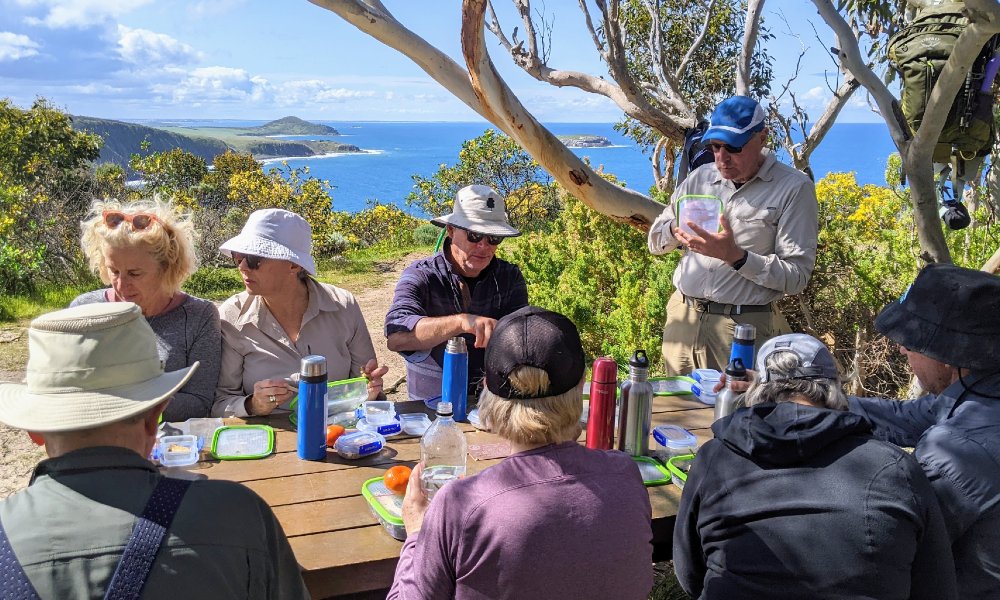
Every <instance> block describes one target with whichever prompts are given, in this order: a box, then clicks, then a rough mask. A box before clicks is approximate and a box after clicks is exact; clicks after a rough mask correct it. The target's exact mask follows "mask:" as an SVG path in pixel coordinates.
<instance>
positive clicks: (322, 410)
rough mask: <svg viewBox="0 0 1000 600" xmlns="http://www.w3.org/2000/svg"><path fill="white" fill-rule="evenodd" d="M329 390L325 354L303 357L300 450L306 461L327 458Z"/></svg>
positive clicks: (300, 394)
mask: <svg viewBox="0 0 1000 600" xmlns="http://www.w3.org/2000/svg"><path fill="white" fill-rule="evenodd" d="M326 389H327V388H326V357H324V356H318V355H310V356H306V357H305V358H303V359H302V365H301V368H300V369H299V405H298V417H299V423H298V427H299V430H298V451H299V458H301V459H303V460H323V459H324V458H326Z"/></svg>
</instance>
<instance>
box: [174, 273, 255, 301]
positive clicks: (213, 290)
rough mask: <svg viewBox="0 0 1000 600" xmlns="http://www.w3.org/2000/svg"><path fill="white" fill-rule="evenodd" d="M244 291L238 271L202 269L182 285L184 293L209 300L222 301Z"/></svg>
mask: <svg viewBox="0 0 1000 600" xmlns="http://www.w3.org/2000/svg"><path fill="white" fill-rule="evenodd" d="M243 289H244V286H243V278H242V277H240V272H239V270H238V269H233V268H231V267H230V268H226V267H202V268H200V269H198V270H197V271H196V272H195V273H194V274H193V275H191V277H190V278H189V279H188V280H187V282H186V283H185V284H184V291H185V292H187V293H189V294H192V295H195V296H198V297H201V298H207V299H209V300H224V299H226V298H228V297H229V296H232V295H233V294H236V293H239V292H242V291H243Z"/></svg>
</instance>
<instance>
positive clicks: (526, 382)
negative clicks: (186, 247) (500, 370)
mask: <svg viewBox="0 0 1000 600" xmlns="http://www.w3.org/2000/svg"><path fill="white" fill-rule="evenodd" d="M509 379H510V384H511V387H513V388H514V389H515V390H517V391H519V392H521V393H538V392H539V391H542V390H547V389H549V374H548V373H546V372H545V371H543V370H542V369H539V368H537V367H531V366H528V365H520V366H518V367H515V368H514V370H513V371H512V372H511V374H510V376H509ZM583 381H584V380H583V379H581V380H580V383H579V384H577V385H576V386H575V387H574V388H573V389H571V390H569V391H568V392H566V393H564V394H560V395H558V396H549V397H547V398H536V399H532V400H516V399H508V398H502V397H500V396H497V395H496V394H494V393H493V392H491V391H490V390H489V389H484V390H483V393H482V395H481V396H480V398H479V418H480V419H482V421H483V424H484V425H486V427H488V428H489V430H490V431H492V432H493V433H495V434H497V435H499V436H500V437H502V438H504V439H507V440H510V441H512V442H516V443H518V444H524V445H532V444H557V443H559V442H565V441H568V440H575V439H577V438H578V437H580V433H581V432H582V429H581V427H580V415H581V414H582V413H583Z"/></svg>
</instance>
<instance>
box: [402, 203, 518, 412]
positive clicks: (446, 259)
mask: <svg viewBox="0 0 1000 600" xmlns="http://www.w3.org/2000/svg"><path fill="white" fill-rule="evenodd" d="M431 223H433V224H435V225H437V226H438V227H444V228H445V233H446V235H447V237H446V238H445V240H444V245H443V246H442V248H441V251H440V252H438V253H437V254H435V255H433V256H431V257H428V258H423V259H420V260H417V261H415V262H414V263H413V264H411V265H410V266H408V267H406V270H405V271H403V275H402V276H401V277H400V278H399V283H397V284H396V291H395V294H394V295H393V298H392V305H391V306H390V307H389V312H388V313H387V314H386V316H385V336H386V345H387V346H388V348H389V350H392V351H394V352H399V353H400V354H401V355H402V356H403V358H405V359H406V382H407V392H408V393H409V397H410V399H411V400H423V401H424V402H426V403H427V405H428V406H430V407H431V408H433V407H434V406H436V404H437V397H439V396H440V395H441V378H442V366H443V364H444V350H445V345H446V343H447V342H448V340H449V339H451V338H453V337H455V336H462V337H463V338H465V341H466V347H467V349H468V352H469V388H470V389H469V393H470V394H474V393H475V392H476V386H477V385H479V383H480V382H481V381H482V378H483V357H484V355H485V348H486V344H487V342H489V341H490V335H491V334H492V333H493V328H494V327H495V326H496V322H497V319H500V318H501V317H504V316H506V315H509V314H510V313H512V312H514V311H516V310H517V309H519V308H521V307H523V306H527V305H528V285H527V283H525V281H524V276H523V275H522V274H521V269H519V268H518V267H517V265H514V264H512V263H509V262H507V261H505V260H501V259H499V258H497V257H496V252H497V247H499V245H500V243H501V242H503V240H505V239H506V238H509V237H516V236H519V235H521V232H520V231H518V230H517V229H515V228H514V227H513V226H512V225H511V224H510V222H509V221H508V219H507V210H506V205H505V203H504V199H503V197H502V196H501V195H500V194H498V193H497V192H496V191H495V190H493V189H492V188H490V187H488V186H485V185H470V186H466V187H464V188H462V189H460V190H458V192H457V193H456V194H455V205H454V209H453V210H452V212H451V214H447V215H443V216H440V217H437V218H435V219H432V220H431Z"/></svg>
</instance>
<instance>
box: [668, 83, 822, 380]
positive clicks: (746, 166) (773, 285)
mask: <svg viewBox="0 0 1000 600" xmlns="http://www.w3.org/2000/svg"><path fill="white" fill-rule="evenodd" d="M767 133H768V130H767V127H765V125H764V109H763V108H761V106H760V104H758V103H757V102H756V101H755V100H753V99H751V98H747V97H746V96H734V97H732V98H729V99H727V100H724V101H723V102H722V103H720V104H719V105H718V106H717V107H716V109H715V112H713V113H712V119H711V124H710V126H709V128H708V131H706V132H705V135H704V138H703V141H704V142H705V144H706V145H707V146H708V147H709V148H710V149H711V150H712V153H713V154H714V157H715V162H714V163H710V164H707V165H704V166H701V167H699V168H697V169H695V170H694V171H692V172H691V174H690V175H689V176H688V177H687V179H685V180H684V182H683V183H682V184H681V185H680V186H678V188H677V189H676V190H675V191H674V195H673V198H672V200H671V203H670V205H669V206H668V207H667V208H666V209H665V210H664V211H663V214H661V215H660V216H659V217H658V218H657V219H656V221H655V222H654V223H653V226H652V227H651V228H650V230H649V251H650V252H652V253H653V254H665V253H667V252H670V251H671V250H674V249H676V248H678V247H681V246H682V247H683V248H684V255H683V256H682V257H681V260H680V263H679V264H678V265H677V270H676V271H675V272H674V287H675V288H677V289H676V291H675V292H674V294H673V295H672V296H671V297H670V301H669V303H668V304H667V322H666V325H665V326H664V328H663V362H664V366H665V368H666V371H667V373H668V374H672V375H680V374H685V373H690V372H691V371H692V370H694V369H699V368H712V369H720V370H721V369H724V368H725V366H726V362H727V361H728V360H729V352H730V347H731V344H732V339H733V329H734V328H735V326H736V325H737V324H751V325H753V326H754V327H756V329H757V347H760V345H761V344H763V343H764V342H765V341H767V340H768V339H770V338H772V337H774V336H776V335H780V334H783V333H790V332H791V329H790V328H789V327H788V323H787V322H786V321H785V318H784V317H783V316H782V315H781V313H780V312H778V309H777V308H776V307H775V306H774V302H775V301H777V300H778V299H780V298H781V297H783V296H785V295H786V294H797V293H799V292H801V291H802V290H803V289H805V287H806V284H807V283H809V276H810V275H811V274H812V269H813V265H814V264H815V262H816V235H817V205H816V191H815V188H814V186H813V183H812V181H810V179H809V178H808V177H806V175H804V174H803V173H801V172H799V171H796V170H795V169H793V168H792V167H789V166H787V165H784V164H781V163H779V162H778V161H777V159H776V158H775V156H774V152H772V151H771V150H769V149H767V148H766V147H765V144H766V143H767ZM685 196H702V199H703V200H705V199H706V198H704V197H705V196H708V197H709V198H707V200H709V201H712V198H713V197H714V198H717V199H718V200H720V201H721V202H722V206H723V214H722V216H721V217H720V218H719V229H718V231H706V230H705V229H703V228H702V227H699V226H698V225H697V224H694V223H691V222H690V221H688V222H685V223H677V222H676V217H675V209H676V206H677V203H678V201H679V200H680V199H682V198H684V197H685ZM682 225H683V226H687V227H690V229H691V231H692V232H693V233H689V232H686V231H684V230H682V229H680V227H681V226H682Z"/></svg>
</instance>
